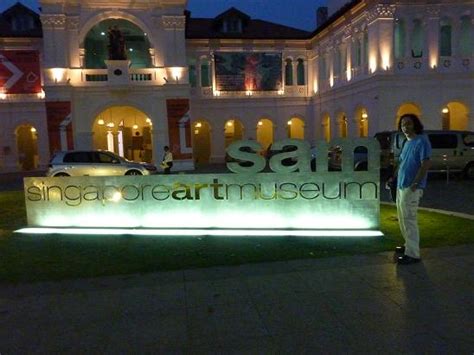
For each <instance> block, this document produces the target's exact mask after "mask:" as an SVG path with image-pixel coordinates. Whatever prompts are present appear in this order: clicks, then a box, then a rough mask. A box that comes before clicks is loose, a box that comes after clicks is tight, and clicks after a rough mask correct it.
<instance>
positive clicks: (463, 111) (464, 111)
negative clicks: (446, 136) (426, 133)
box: [441, 101, 469, 131]
mask: <svg viewBox="0 0 474 355" xmlns="http://www.w3.org/2000/svg"><path fill="white" fill-rule="evenodd" d="M441 127H442V129H446V130H453V131H465V130H467V129H468V127H469V109H468V108H467V106H466V105H464V104H463V103H461V102H459V101H451V102H449V103H448V104H447V105H445V106H444V107H443V108H442V109H441Z"/></svg>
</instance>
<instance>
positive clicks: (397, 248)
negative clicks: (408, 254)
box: [395, 246, 405, 254]
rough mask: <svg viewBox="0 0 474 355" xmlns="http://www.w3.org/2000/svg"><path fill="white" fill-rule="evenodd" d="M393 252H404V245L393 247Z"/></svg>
mask: <svg viewBox="0 0 474 355" xmlns="http://www.w3.org/2000/svg"><path fill="white" fill-rule="evenodd" d="M395 253H397V254H405V247H403V246H401V247H395Z"/></svg>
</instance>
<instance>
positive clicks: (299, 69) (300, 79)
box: [296, 58, 306, 85]
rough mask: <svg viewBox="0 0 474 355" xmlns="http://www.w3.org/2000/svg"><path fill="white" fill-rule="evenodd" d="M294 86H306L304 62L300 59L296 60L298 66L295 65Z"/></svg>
mask: <svg viewBox="0 0 474 355" xmlns="http://www.w3.org/2000/svg"><path fill="white" fill-rule="evenodd" d="M296 84H297V85H306V80H305V73H304V61H303V59H301V58H300V59H298V64H297V65H296Z"/></svg>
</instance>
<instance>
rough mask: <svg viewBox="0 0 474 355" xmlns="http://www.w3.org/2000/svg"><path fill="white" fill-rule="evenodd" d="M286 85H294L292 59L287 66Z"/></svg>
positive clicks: (288, 60)
mask: <svg viewBox="0 0 474 355" xmlns="http://www.w3.org/2000/svg"><path fill="white" fill-rule="evenodd" d="M285 85H288V86H291V85H293V62H292V60H291V59H287V60H286V65H285Z"/></svg>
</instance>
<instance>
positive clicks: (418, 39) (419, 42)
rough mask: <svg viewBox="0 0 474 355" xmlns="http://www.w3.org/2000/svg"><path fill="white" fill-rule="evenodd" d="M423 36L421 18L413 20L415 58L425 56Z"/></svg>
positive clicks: (412, 47) (412, 52)
mask: <svg viewBox="0 0 474 355" xmlns="http://www.w3.org/2000/svg"><path fill="white" fill-rule="evenodd" d="M423 37H424V35H423V24H422V23H421V20H419V19H416V20H413V31H412V33H411V56H412V57H413V58H421V57H423Z"/></svg>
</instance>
